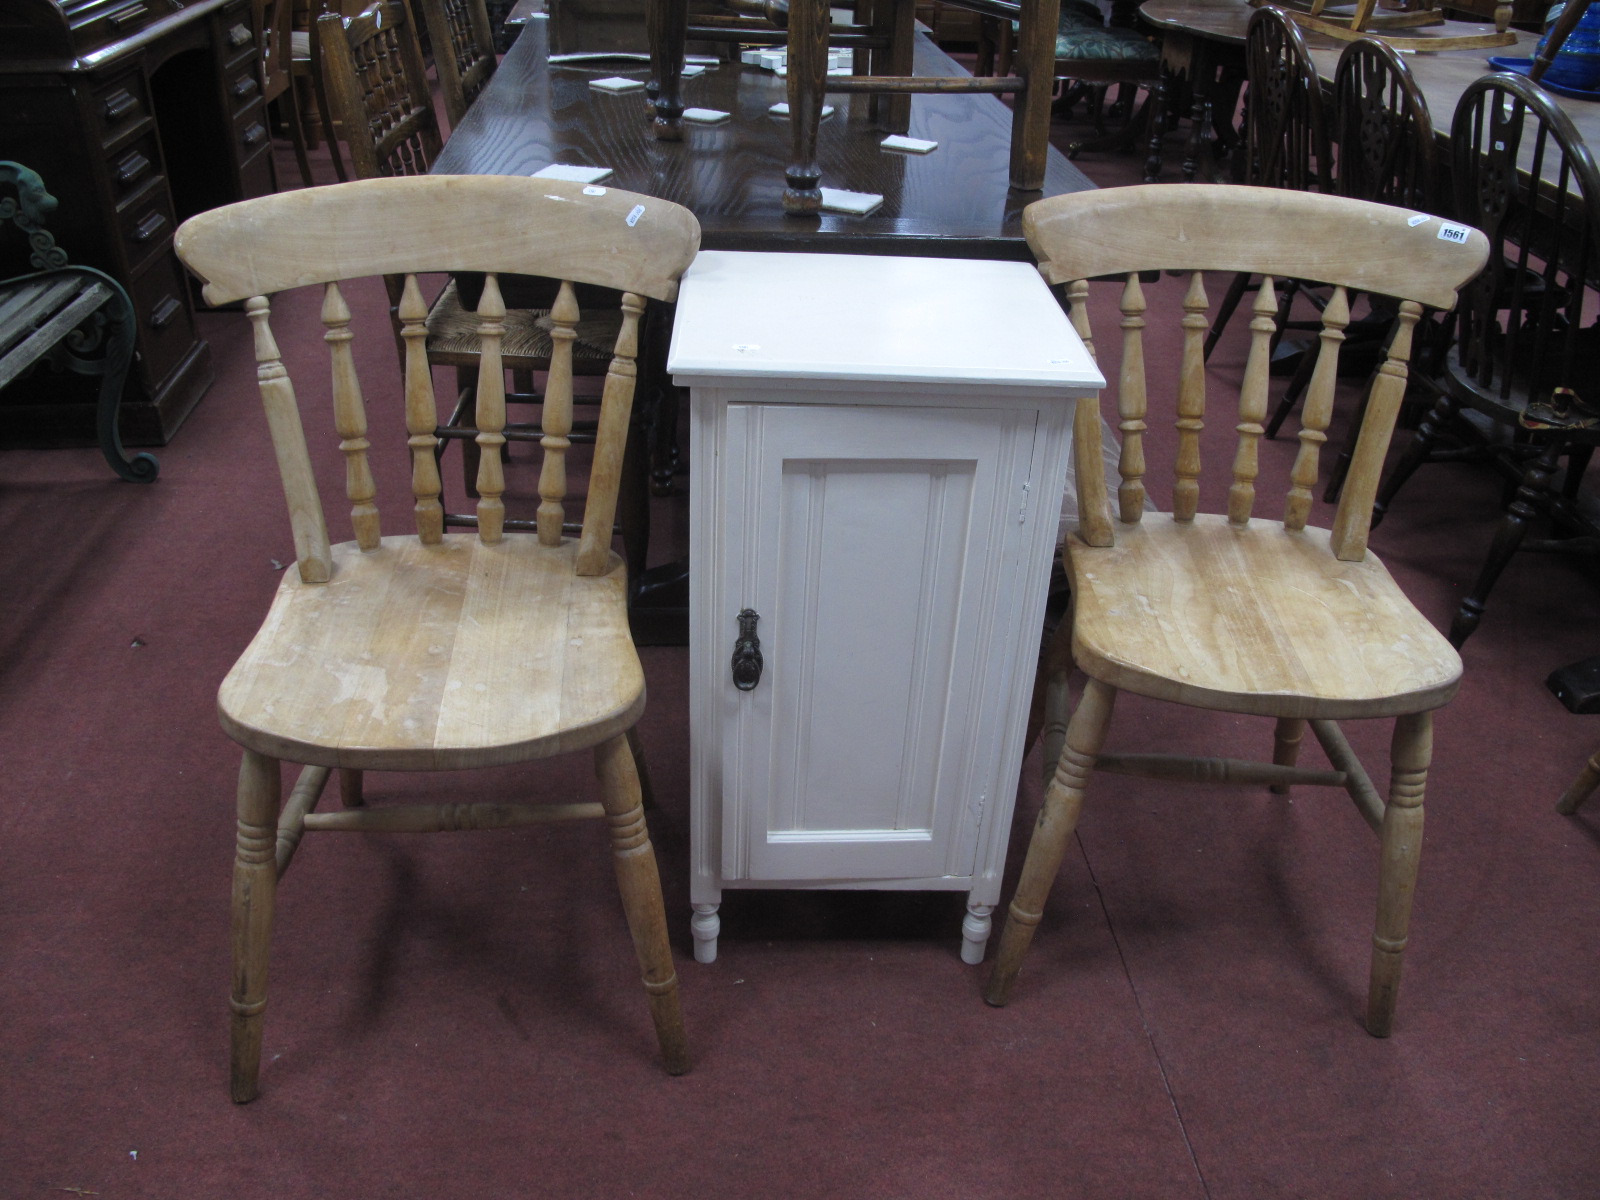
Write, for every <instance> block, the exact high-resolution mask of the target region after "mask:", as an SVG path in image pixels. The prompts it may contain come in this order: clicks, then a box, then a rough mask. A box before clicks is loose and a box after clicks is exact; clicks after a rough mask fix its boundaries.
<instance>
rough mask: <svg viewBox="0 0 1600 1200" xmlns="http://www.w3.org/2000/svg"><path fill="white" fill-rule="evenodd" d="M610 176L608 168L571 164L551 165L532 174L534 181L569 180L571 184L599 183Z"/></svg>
mask: <svg viewBox="0 0 1600 1200" xmlns="http://www.w3.org/2000/svg"><path fill="white" fill-rule="evenodd" d="M610 174H611V168H610V167H580V166H577V165H575V164H573V163H551V164H550V165H549V166H548V167H540V168H539V169H538V170H537V171H535V172H534V173H533V178H535V179H569V180H571V181H572V182H573V183H599V182H600V181H601V180H602V179H605V178H606V177H608V176H609V175H610Z"/></svg>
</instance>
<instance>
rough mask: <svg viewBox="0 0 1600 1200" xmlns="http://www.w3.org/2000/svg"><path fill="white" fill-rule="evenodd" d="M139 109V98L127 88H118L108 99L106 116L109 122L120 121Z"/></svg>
mask: <svg viewBox="0 0 1600 1200" xmlns="http://www.w3.org/2000/svg"><path fill="white" fill-rule="evenodd" d="M138 107H139V101H138V98H137V97H135V96H134V94H133V93H132V92H130V91H129V90H128V89H127V88H118V89H117V90H116V91H114V92H112V93H111V95H109V96H107V97H106V105H105V110H104V111H105V115H106V120H108V121H120V120H122V118H123V117H125V116H127V115H128V114H129V113H131V112H132V111H133V110H134V109H136V108H138Z"/></svg>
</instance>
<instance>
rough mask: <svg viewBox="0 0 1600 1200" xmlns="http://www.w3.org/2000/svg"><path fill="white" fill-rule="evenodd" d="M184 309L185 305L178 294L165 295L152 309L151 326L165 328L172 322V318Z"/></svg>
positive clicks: (152, 327)
mask: <svg viewBox="0 0 1600 1200" xmlns="http://www.w3.org/2000/svg"><path fill="white" fill-rule="evenodd" d="M182 311H183V305H182V303H180V302H179V300H178V298H177V297H176V296H163V297H162V298H161V300H160V302H158V303H157V304H156V306H155V307H154V308H152V309H151V310H150V328H151V329H157V330H160V329H165V328H166V327H167V326H168V325H171V324H172V319H173V318H174V317H176V316H177V315H178V314H179V313H180V312H182Z"/></svg>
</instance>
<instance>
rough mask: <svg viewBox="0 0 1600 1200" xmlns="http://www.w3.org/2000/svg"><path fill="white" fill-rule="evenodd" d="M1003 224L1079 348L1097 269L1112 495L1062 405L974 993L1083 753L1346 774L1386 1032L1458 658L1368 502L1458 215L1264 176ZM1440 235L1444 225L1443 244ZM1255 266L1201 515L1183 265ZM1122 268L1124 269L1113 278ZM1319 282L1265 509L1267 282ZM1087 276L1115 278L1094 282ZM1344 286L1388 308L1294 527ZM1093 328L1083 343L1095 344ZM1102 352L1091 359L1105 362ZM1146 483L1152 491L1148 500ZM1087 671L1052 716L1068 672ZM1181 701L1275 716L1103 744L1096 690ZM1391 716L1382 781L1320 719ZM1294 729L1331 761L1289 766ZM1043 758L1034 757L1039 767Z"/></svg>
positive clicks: (1462, 255) (1066, 813)
mask: <svg viewBox="0 0 1600 1200" xmlns="http://www.w3.org/2000/svg"><path fill="white" fill-rule="evenodd" d="M1023 230H1024V233H1025V235H1026V236H1027V239H1028V243H1029V245H1030V246H1032V247H1033V250H1034V253H1035V254H1036V255H1037V256H1038V258H1039V260H1040V263H1041V270H1042V272H1043V273H1044V276H1045V278H1046V280H1048V281H1049V282H1051V283H1053V284H1060V283H1064V284H1066V285H1067V296H1068V298H1069V300H1070V301H1071V304H1072V316H1073V322H1074V326H1075V327H1076V328H1077V329H1078V331H1079V333H1080V334H1081V335H1082V337H1083V339H1084V341H1085V342H1086V343H1088V344H1089V345H1090V346H1091V347H1092V346H1093V345H1094V343H1093V342H1092V341H1091V335H1090V328H1089V321H1088V303H1087V298H1088V294H1089V283H1088V281H1089V280H1091V279H1098V278H1101V277H1106V276H1117V277H1118V279H1119V281H1118V283H1117V284H1116V285H1115V286H1118V287H1120V288H1121V300H1120V308H1121V312H1122V321H1121V325H1122V337H1121V341H1122V348H1121V364H1120V382H1119V390H1118V396H1117V411H1118V415H1119V418H1120V429H1121V434H1122V447H1121V458H1120V461H1119V471H1118V473H1119V474H1120V476H1121V485H1120V487H1119V489H1118V491H1117V510H1118V511H1116V512H1115V513H1113V512H1112V511H1111V502H1110V500H1109V498H1108V496H1107V492H1106V486H1105V470H1104V467H1103V464H1102V458H1101V444H1100V423H1101V422H1100V411H1099V406H1098V403H1097V402H1096V401H1095V400H1094V399H1088V400H1080V401H1078V412H1077V418H1076V423H1075V431H1074V436H1075V444H1074V457H1075V461H1076V484H1077V491H1078V512H1079V525H1078V529H1077V530H1076V532H1075V533H1074V534H1072V535H1071V536H1069V537H1068V539H1067V541H1066V543H1065V545H1064V548H1063V557H1064V559H1065V566H1066V569H1067V574H1068V576H1069V578H1070V580H1071V584H1072V612H1071V614H1070V616H1069V619H1068V620H1066V621H1063V622H1062V624H1061V626H1060V627H1059V629H1058V631H1057V633H1056V635H1055V637H1054V638H1053V640H1052V643H1051V645H1050V647H1049V649H1048V650H1047V655H1046V663H1045V665H1044V667H1043V668H1042V670H1043V672H1044V673H1045V675H1046V682H1045V686H1044V689H1043V691H1044V695H1045V706H1046V713H1045V716H1044V729H1045V735H1044V755H1045V762H1046V764H1052V763H1053V764H1054V772H1053V777H1052V778H1051V780H1050V783H1049V786H1048V787H1047V789H1046V792H1045V798H1044V805H1043V809H1042V811H1041V812H1040V815H1039V818H1038V822H1037V824H1036V826H1035V828H1034V833H1033V838H1032V843H1031V844H1030V846H1029V848H1028V853H1027V859H1026V862H1025V865H1024V866H1023V869H1022V876H1021V881H1020V882H1019V884H1018V886H1017V891H1016V894H1015V897H1014V899H1013V900H1012V902H1011V906H1010V910H1009V916H1008V919H1007V922H1006V927H1005V933H1004V935H1003V937H1002V940H1001V944H1000V949H999V952H998V955H997V960H996V964H995V968H994V972H993V974H992V975H991V977H990V980H989V985H988V992H987V999H988V1001H989V1003H991V1004H996V1005H999V1004H1004V1003H1005V1002H1006V1001H1007V999H1008V998H1009V996H1010V993H1011V990H1012V985H1013V983H1014V981H1015V979H1016V975H1017V970H1018V968H1019V967H1020V965H1021V962H1022V958H1023V954H1024V952H1025V951H1026V950H1027V948H1028V944H1029V942H1030V941H1031V940H1032V938H1033V934H1034V930H1035V928H1036V927H1037V926H1038V924H1039V921H1040V917H1041V914H1042V913H1043V910H1044V905H1045V900H1046V898H1047V896H1048V895H1049V891H1050V887H1051V884H1052V882H1053V881H1054V879H1055V876H1056V873H1057V869H1058V867H1059V865H1060V863H1061V859H1062V854H1063V851H1064V850H1065V847H1066V843H1067V840H1068V839H1069V838H1070V837H1071V836H1072V832H1073V829H1074V828H1075V827H1076V824H1077V820H1078V814H1079V810H1080V807H1081V805H1082V803H1083V795H1084V790H1085V788H1086V787H1087V786H1088V784H1089V781H1090V779H1091V777H1092V776H1093V775H1094V774H1095V773H1096V772H1097V771H1114V772H1115V771H1121V772H1125V773H1129V774H1136V775H1143V776H1146V777H1153V778H1165V779H1173V780H1179V781H1183V782H1186V783H1201V782H1225V783H1241V784H1254V785H1258V786H1260V785H1266V786H1270V787H1271V788H1272V789H1273V790H1274V791H1276V792H1280V793H1282V792H1287V791H1288V790H1289V788H1290V786H1291V785H1300V784H1320V785H1327V786H1339V787H1342V788H1344V789H1345V790H1346V791H1347V792H1348V793H1349V794H1350V796H1351V798H1352V799H1353V800H1354V801H1355V804H1356V807H1357V809H1358V810H1359V811H1360V813H1361V815H1362V816H1363V817H1364V818H1365V819H1366V821H1367V823H1368V824H1369V825H1371V826H1372V828H1373V829H1374V830H1375V831H1376V832H1377V833H1378V836H1379V840H1380V842H1381V845H1382V849H1381V859H1380V861H1381V868H1380V878H1379V899H1378V918H1377V930H1376V933H1375V934H1374V939H1373V957H1372V974H1371V986H1370V990H1369V994H1368V1003H1367V1028H1368V1030H1369V1031H1370V1032H1372V1033H1373V1034H1375V1035H1377V1036H1380V1037H1382V1036H1386V1035H1387V1034H1388V1033H1389V1030H1390V1026H1391V1022H1392V1020H1393V1014H1394V1006H1395V998H1396V995H1397V992H1398V988H1399V984H1400V961H1401V953H1402V951H1403V950H1404V948H1405V944H1406V930H1407V925H1408V922H1409V919H1410V910H1411V897H1412V891H1413V888H1414V886H1415V882H1416V876H1417V865H1418V856H1419V853H1420V850H1421V835H1422V799H1423V786H1424V782H1425V779H1426V776H1427V770H1428V764H1429V758H1430V754H1431V740H1432V715H1431V714H1432V711H1433V710H1434V709H1437V708H1439V707H1441V706H1443V705H1444V704H1445V703H1447V702H1448V701H1449V700H1450V698H1451V697H1452V696H1453V695H1454V694H1455V691H1456V687H1457V684H1458V681H1459V679H1460V675H1461V660H1460V658H1459V657H1457V655H1456V653H1455V651H1454V650H1452V649H1451V647H1450V644H1449V643H1448V642H1447V641H1445V639H1444V638H1443V637H1442V636H1441V635H1440V634H1439V633H1438V632H1437V631H1436V630H1435V629H1434V628H1433V627H1432V626H1431V625H1430V624H1428V622H1427V621H1426V620H1424V619H1423V617H1422V615H1421V614H1420V613H1418V612H1417V610H1416V609H1415V608H1413V607H1412V605H1411V603H1410V602H1409V601H1408V600H1407V599H1406V597H1405V595H1404V594H1403V593H1402V592H1401V590H1400V588H1399V586H1398V585H1397V584H1396V583H1395V581H1394V580H1393V579H1392V578H1391V577H1390V575H1389V573H1388V571H1387V570H1385V568H1384V567H1383V565H1382V564H1381V563H1380V562H1379V561H1378V560H1377V558H1376V556H1374V555H1373V554H1372V553H1371V552H1369V551H1368V549H1367V528H1368V521H1369V518H1370V515H1371V512H1372V497H1373V492H1374V490H1375V488H1376V486H1377V479H1378V472H1379V470H1380V468H1381V466H1382V463H1383V457H1384V451H1385V449H1386V448H1387V446H1388V442H1389V437H1390V434H1391V433H1392V431H1393V427H1394V421H1395V415H1396V412H1397V410H1398V408H1399V404H1400V400H1401V396H1402V394H1403V392H1404V390H1405V381H1406V370H1407V368H1406V360H1407V356H1408V355H1409V353H1410V344H1411V336H1412V330H1413V328H1414V327H1415V325H1416V322H1417V319H1418V317H1419V316H1420V315H1421V312H1422V306H1423V305H1428V306H1430V307H1433V308H1439V309H1447V308H1449V307H1451V305H1452V304H1453V303H1454V302H1455V298H1456V292H1457V290H1458V289H1459V288H1461V287H1462V286H1463V285H1464V284H1465V283H1466V282H1467V281H1468V280H1470V279H1471V278H1472V277H1473V276H1474V275H1475V274H1477V272H1478V270H1479V269H1480V268H1481V267H1482V266H1483V263H1484V260H1485V257H1486V254H1487V243H1486V241H1485V240H1484V238H1483V236H1482V235H1481V234H1479V233H1478V232H1477V231H1476V230H1472V231H1468V230H1466V229H1464V228H1460V227H1456V228H1455V229H1451V228H1450V227H1447V226H1445V225H1444V224H1442V223H1441V222H1440V221H1439V220H1438V219H1437V218H1431V217H1430V218H1426V219H1425V220H1423V221H1420V222H1419V221H1416V220H1415V219H1414V218H1413V211H1412V210H1410V209H1400V208H1390V207H1387V206H1384V205H1378V204H1374V203H1370V202H1367V201H1361V200H1353V199H1348V198H1345V197H1340V196H1327V195H1318V194H1313V193H1309V192H1292V191H1286V190H1282V189H1275V188H1255V187H1242V186H1241V187H1234V186H1226V185H1207V184H1187V185H1185V186H1183V187H1170V186H1161V185H1155V186H1151V185H1142V186H1135V187H1121V188H1110V189H1107V190H1105V191H1099V192H1085V193H1079V194H1076V195H1066V196H1058V197H1052V198H1051V199H1048V200H1041V201H1039V202H1037V203H1035V204H1032V205H1030V206H1029V207H1028V208H1027V210H1026V211H1025V212H1024V215H1023ZM1441 232H1443V233H1444V234H1445V238H1443V239H1441V237H1440V234H1441ZM1157 271H1160V272H1177V273H1181V274H1180V275H1179V277H1178V278H1176V279H1174V280H1172V282H1173V283H1174V285H1175V286H1177V287H1178V288H1179V289H1181V291H1180V294H1181V295H1182V296H1183V299H1182V310H1183V315H1182V319H1181V324H1182V337H1181V370H1180V373H1179V375H1178V379H1179V383H1178V385H1177V389H1176V390H1177V396H1176V410H1177V419H1176V429H1177V454H1176V469H1175V471H1174V476H1173V484H1172V492H1171V495H1172V511H1171V512H1170V513H1161V512H1146V511H1144V510H1145V496H1146V483H1145V430H1146V429H1147V428H1148V426H1147V424H1146V421H1147V418H1149V417H1150V416H1151V413H1150V411H1149V403H1148V399H1149V398H1148V397H1147V394H1146V385H1145V380H1146V373H1145V371H1146V364H1145V358H1144V346H1143V329H1144V326H1145V320H1146V318H1145V312H1146V309H1147V302H1146V298H1145V292H1144V285H1143V284H1141V282H1140V273H1141V272H1157ZM1206 271H1222V272H1236V271H1248V272H1250V273H1251V274H1253V275H1257V276H1261V277H1264V278H1263V280H1262V284H1261V287H1260V289H1259V291H1258V293H1257V295H1256V298H1255V302H1254V312H1253V319H1252V320H1251V322H1250V330H1251V346H1250V352H1249V358H1248V361H1247V363H1246V366H1245V372H1244V376H1243V381H1242V385H1241V388H1240V394H1239V397H1238V410H1237V412H1238V415H1237V417H1236V418H1234V417H1232V416H1231V415H1230V416H1229V417H1228V418H1227V419H1228V420H1230V421H1234V420H1236V421H1237V431H1238V440H1237V445H1236V448H1235V450H1234V453H1233V456H1232V464H1231V482H1230V484H1229V487H1228V491H1227V512H1226V513H1218V514H1210V513H1202V512H1200V511H1198V509H1199V505H1198V497H1199V494H1200V475H1201V461H1200V432H1201V429H1202V427H1203V425H1204V418H1205V412H1206V404H1205V402H1206V391H1207V383H1208V380H1207V376H1206V369H1205V363H1204V355H1203V342H1204V338H1205V331H1206V326H1207V315H1208V314H1207V310H1208V307H1209V301H1208V298H1207V296H1206V292H1205V286H1204V279H1203V276H1202V274H1201V273H1202V272H1206ZM1124 277H1125V278H1124ZM1287 279H1317V280H1321V281H1323V282H1325V283H1327V284H1329V285H1331V286H1332V287H1333V291H1332V295H1331V297H1330V299H1329V302H1328V305H1327V308H1326V309H1325V311H1324V312H1323V317H1322V322H1323V324H1322V332H1321V335H1320V337H1321V351H1320V354H1319V358H1318V362H1317V367H1316V371H1315V372H1314V374H1313V376H1312V381H1311V385H1310V388H1309V390H1308V394H1307V398H1306V403H1305V410H1304V415H1303V426H1302V429H1301V432H1300V447H1299V450H1298V454H1297V457H1296V459H1295V461H1294V464H1293V467H1292V471H1291V484H1290V487H1289V490H1288V495H1287V498H1286V500H1285V501H1284V503H1283V508H1282V509H1281V510H1280V512H1281V516H1279V517H1276V518H1274V517H1262V516H1254V515H1253V510H1254V509H1255V507H1256V479H1257V475H1258V467H1259V464H1258V459H1257V452H1258V449H1259V444H1260V440H1261V437H1262V433H1263V428H1262V422H1263V420H1264V418H1265V416H1266V412H1267V375H1268V359H1269V346H1270V343H1271V340H1272V336H1273V332H1274V325H1275V316H1276V313H1277V310H1278V304H1277V300H1276V296H1275V291H1276V287H1277V285H1278V284H1279V283H1280V282H1281V281H1283V280H1287ZM1106 286H1112V285H1110V284H1107V285H1106ZM1356 290H1360V291H1364V292H1376V293H1381V294H1384V295H1391V296H1394V297H1395V298H1396V299H1398V301H1399V302H1400V303H1399V318H1398V323H1397V328H1396V332H1395V335H1394V338H1393V340H1392V342H1391V344H1390V346H1389V349H1388V358H1387V361H1386V362H1385V363H1384V364H1383V366H1382V367H1381V368H1380V371H1379V374H1378V380H1377V383H1376V385H1375V387H1374V389H1373V392H1372V395H1371V398H1370V400H1369V403H1368V409H1367V416H1366V421H1365V423H1364V425H1363V427H1362V431H1361V438H1360V441H1359V443H1358V444H1357V447H1356V451H1355V457H1354V460H1353V463H1352V465H1351V469H1350V473H1349V475H1348V477H1347V480H1346V482H1345V485H1344V491H1343V496H1342V499H1341V502H1340V507H1339V508H1338V510H1337V514H1336V517H1335V520H1334V522H1333V528H1332V529H1331V530H1327V529H1319V528H1316V527H1314V526H1311V525H1309V524H1307V517H1308V514H1309V513H1310V510H1311V503H1312V490H1313V488H1314V487H1315V486H1316V482H1317V471H1318V456H1319V452H1320V450H1321V447H1322V444H1323V442H1324V441H1325V440H1326V430H1327V427H1328V421H1329V414H1330V411H1331V408H1332V404H1333V390H1334V381H1335V379H1336V376H1337V367H1338V363H1337V359H1338V350H1339V343H1340V341H1341V339H1342V338H1343V329H1344V326H1345V325H1346V324H1347V323H1348V321H1349V305H1348V296H1349V294H1350V293H1351V292H1354V291H1356ZM1104 345H1105V343H1102V347H1104ZM1110 357H1112V356H1111V355H1110V354H1107V353H1105V352H1104V350H1102V353H1101V354H1100V359H1101V365H1102V370H1103V371H1105V373H1106V375H1107V377H1108V378H1109V377H1111V376H1112V375H1113V372H1114V371H1115V370H1116V368H1113V367H1111V366H1110V365H1109V364H1108V363H1107V361H1106V360H1107V359H1108V358H1110ZM1156 499H1157V500H1158V501H1160V500H1162V499H1164V497H1162V496H1157V497H1156ZM1074 665H1076V666H1077V667H1078V668H1079V669H1080V670H1082V671H1083V673H1084V674H1085V675H1086V676H1087V677H1088V682H1087V685H1086V688H1085V690H1084V694H1083V698H1082V700H1081V701H1080V702H1079V704H1078V706H1077V708H1076V710H1074V711H1073V712H1072V714H1071V719H1070V722H1068V721H1067V719H1066V708H1067V676H1068V673H1069V671H1070V670H1071V668H1072V667H1073V666H1074ZM1122 691H1127V692H1133V693H1136V694H1138V695H1141V696H1146V697H1151V698H1153V699H1158V700H1169V701H1173V702H1175V703H1178V704H1184V705H1188V706H1190V707H1194V708H1202V709H1212V710H1216V711H1220V712H1227V713H1239V714H1246V715H1255V716H1264V717H1271V718H1275V720H1276V731H1275V747H1274V754H1273V762H1272V763H1271V764H1267V763H1257V762H1246V761H1241V760H1237V759H1225V758H1192V759H1191V758H1177V757H1173V756H1168V755H1154V754H1152V755H1146V754H1139V755H1121V754H1119V755H1110V754H1101V753H1100V749H1101V745H1102V743H1103V741H1104V739H1105V736H1106V731H1107V729H1108V727H1109V725H1110V722H1111V713H1112V706H1113V703H1114V701H1115V700H1116V697H1117V693H1118V692H1122ZM1365 717H1392V718H1394V719H1395V730H1394V738H1393V744H1392V751H1393V753H1392V760H1393V761H1392V765H1391V777H1390V788H1389V795H1388V798H1387V800H1385V799H1384V798H1383V797H1382V796H1380V795H1379V793H1378V791H1377V789H1376V788H1375V787H1374V786H1373V784H1372V782H1371V781H1370V779H1369V778H1368V776H1367V773H1366V772H1365V770H1364V769H1363V768H1362V766H1361V764H1360V763H1359V761H1357V759H1356V757H1355V755H1354V753H1353V752H1352V750H1351V748H1350V744H1349V742H1348V741H1347V740H1346V738H1345V735H1344V734H1343V733H1342V732H1341V730H1340V728H1339V725H1338V722H1339V721H1342V720H1346V719H1355V718H1365ZM1307 724H1309V725H1310V727H1311V729H1312V731H1313V732H1314V734H1315V735H1316V737H1317V740H1318V741H1319V742H1320V743H1321V744H1322V746H1323V748H1324V750H1325V751H1326V753H1327V755H1328V758H1329V760H1330V761H1331V763H1332V764H1333V769H1332V770H1310V769H1297V768H1296V767H1295V766H1294V762H1295V758H1296V752H1297V750H1298V748H1299V744H1300V739H1301V736H1302V734H1303V733H1304V730H1305V726H1306V725H1307ZM1047 769H1049V768H1048V766H1047Z"/></svg>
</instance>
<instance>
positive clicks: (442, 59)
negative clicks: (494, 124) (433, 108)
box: [420, 0, 499, 129]
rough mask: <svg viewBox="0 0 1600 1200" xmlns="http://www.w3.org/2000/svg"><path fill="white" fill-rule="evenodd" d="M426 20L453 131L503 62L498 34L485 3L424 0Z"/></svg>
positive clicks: (480, 0) (479, 1) (422, 2)
mask: <svg viewBox="0 0 1600 1200" xmlns="http://www.w3.org/2000/svg"><path fill="white" fill-rule="evenodd" d="M420 3H421V5H422V19H423V22H424V23H425V24H426V25H427V28H428V41H429V42H431V43H432V45H433V67H434V71H435V72H436V73H437V74H438V76H439V92H440V94H441V95H442V96H443V97H444V112H445V116H446V117H448V118H449V119H450V128H451V129H454V128H455V127H456V126H457V125H459V124H461V118H462V117H464V116H466V115H467V108H468V106H469V105H471V103H472V102H473V101H474V100H476V99H477V98H478V93H479V92H481V91H483V89H484V88H485V87H486V86H487V85H488V83H489V80H490V79H492V78H493V77H494V72H495V67H496V66H498V65H499V59H498V58H497V57H496V56H495V52H494V31H493V30H492V29H491V28H490V27H489V13H488V10H487V9H486V8H485V7H484V4H483V0H420Z"/></svg>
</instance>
